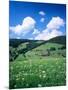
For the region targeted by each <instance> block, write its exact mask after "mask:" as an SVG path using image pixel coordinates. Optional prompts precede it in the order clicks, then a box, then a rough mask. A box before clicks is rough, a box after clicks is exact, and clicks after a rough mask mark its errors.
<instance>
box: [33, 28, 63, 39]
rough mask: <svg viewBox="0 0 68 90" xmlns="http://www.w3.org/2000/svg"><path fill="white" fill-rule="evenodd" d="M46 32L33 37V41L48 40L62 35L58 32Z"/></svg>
mask: <svg viewBox="0 0 68 90" xmlns="http://www.w3.org/2000/svg"><path fill="white" fill-rule="evenodd" d="M45 31H46V32H42V33H40V34H38V35H37V36H36V37H35V40H49V39H51V38H53V37H56V36H61V35H63V33H62V32H61V31H59V30H52V31H51V32H50V31H49V30H48V29H47V30H45Z"/></svg>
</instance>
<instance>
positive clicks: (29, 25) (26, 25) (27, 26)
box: [10, 17, 36, 35]
mask: <svg viewBox="0 0 68 90" xmlns="http://www.w3.org/2000/svg"><path fill="white" fill-rule="evenodd" d="M35 24H36V21H35V20H34V19H33V18H32V17H26V18H24V20H23V22H22V24H21V25H20V24H19V25H17V26H15V27H13V26H12V27H10V30H11V31H12V32H14V33H15V34H17V35H20V34H22V35H25V34H27V33H28V32H30V31H31V30H33V29H34V28H35Z"/></svg>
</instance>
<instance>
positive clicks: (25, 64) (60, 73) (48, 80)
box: [9, 41, 66, 88]
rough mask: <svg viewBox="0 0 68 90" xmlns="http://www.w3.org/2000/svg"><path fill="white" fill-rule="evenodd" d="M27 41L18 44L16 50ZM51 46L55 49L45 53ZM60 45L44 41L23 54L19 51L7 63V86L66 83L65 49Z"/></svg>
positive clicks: (19, 86)
mask: <svg viewBox="0 0 68 90" xmlns="http://www.w3.org/2000/svg"><path fill="white" fill-rule="evenodd" d="M27 43H28V42H27ZM27 43H26V42H25V43H23V44H20V45H19V46H18V47H17V48H16V50H20V49H22V48H26V47H27V46H26V45H27ZM37 43H40V41H38V42H37ZM52 47H53V48H55V50H51V51H50V54H49V55H47V49H50V48H52ZM61 47H63V45H62V44H58V43H45V44H42V45H40V46H38V47H36V48H33V49H31V50H29V49H28V51H27V52H26V53H25V56H24V55H23V53H20V54H19V55H18V56H17V58H15V59H14V61H11V62H10V65H9V71H10V73H9V74H10V75H9V83H10V85H9V88H31V87H46V86H63V85H66V57H65V56H64V55H65V52H66V49H59V48H61ZM13 50H15V48H14V49H13Z"/></svg>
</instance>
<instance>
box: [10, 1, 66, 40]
mask: <svg viewBox="0 0 68 90" xmlns="http://www.w3.org/2000/svg"><path fill="white" fill-rule="evenodd" d="M9 29H10V31H9V36H10V38H18V39H20V38H22V39H33V40H48V39H50V38H53V37H55V36H60V35H64V34H65V29H66V6H65V5H63V4H47V3H33V2H19V1H10V4H9Z"/></svg>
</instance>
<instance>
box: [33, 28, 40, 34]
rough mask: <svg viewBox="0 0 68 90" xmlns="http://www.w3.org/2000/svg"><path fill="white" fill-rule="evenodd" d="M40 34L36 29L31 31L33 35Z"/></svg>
mask: <svg viewBox="0 0 68 90" xmlns="http://www.w3.org/2000/svg"><path fill="white" fill-rule="evenodd" d="M39 33H40V31H39V30H38V29H34V31H33V33H32V34H33V35H36V34H39Z"/></svg>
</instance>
